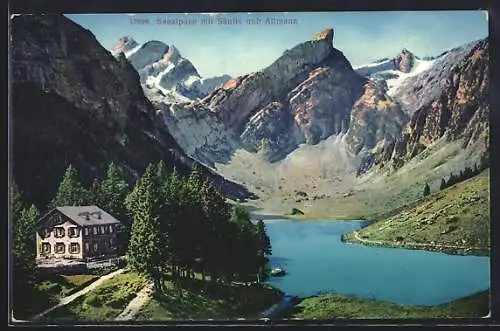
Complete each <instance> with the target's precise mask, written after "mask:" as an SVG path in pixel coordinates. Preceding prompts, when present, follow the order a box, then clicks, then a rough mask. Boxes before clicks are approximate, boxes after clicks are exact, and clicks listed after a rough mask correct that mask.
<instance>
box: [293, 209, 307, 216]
mask: <svg viewBox="0 0 500 331" xmlns="http://www.w3.org/2000/svg"><path fill="white" fill-rule="evenodd" d="M292 215H304V212H303V211H301V210H300V209H297V208H293V209H292Z"/></svg>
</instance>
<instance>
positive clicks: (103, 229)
mask: <svg viewBox="0 0 500 331" xmlns="http://www.w3.org/2000/svg"><path fill="white" fill-rule="evenodd" d="M105 233H106V228H105V227H104V225H101V234H105Z"/></svg>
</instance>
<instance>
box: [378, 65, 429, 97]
mask: <svg viewBox="0 0 500 331" xmlns="http://www.w3.org/2000/svg"><path fill="white" fill-rule="evenodd" d="M435 62H436V60H418V59H415V64H414V66H413V68H412V70H411V71H410V72H409V73H404V72H401V71H395V70H388V71H385V72H382V73H390V74H394V75H397V76H398V77H397V78H389V79H387V80H386V81H387V87H388V88H389V89H388V90H387V94H388V95H389V96H391V97H392V96H394V95H395V94H396V92H397V90H398V89H399V88H400V87H401V85H402V84H403V82H404V81H405V80H406V79H408V78H410V77H413V76H416V75H418V74H420V73H422V72H424V71H426V70H429V69H430V68H431V67H432V66H433V65H434V63H435Z"/></svg>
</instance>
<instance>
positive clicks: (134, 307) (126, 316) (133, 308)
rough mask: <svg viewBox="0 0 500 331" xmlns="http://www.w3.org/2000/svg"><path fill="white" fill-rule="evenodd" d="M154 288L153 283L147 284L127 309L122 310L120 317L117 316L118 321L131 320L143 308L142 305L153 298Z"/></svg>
mask: <svg viewBox="0 0 500 331" xmlns="http://www.w3.org/2000/svg"><path fill="white" fill-rule="evenodd" d="M152 290H153V283H150V284H148V285H146V286H145V287H144V288H143V289H142V290H141V291H140V292H139V293H137V296H136V297H135V298H134V299H132V301H130V302H129V303H128V305H127V307H125V309H124V310H123V311H122V312H121V314H120V315H118V317H116V318H115V320H116V321H128V320H131V319H132V318H133V317H134V316H135V315H136V314H137V313H138V312H139V310H140V309H141V307H142V306H143V305H144V304H146V302H148V301H149V299H150V298H151V293H152Z"/></svg>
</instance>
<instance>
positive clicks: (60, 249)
mask: <svg viewBox="0 0 500 331" xmlns="http://www.w3.org/2000/svg"><path fill="white" fill-rule="evenodd" d="M65 251H66V245H64V243H56V248H55V252H56V254H64V253H65Z"/></svg>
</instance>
